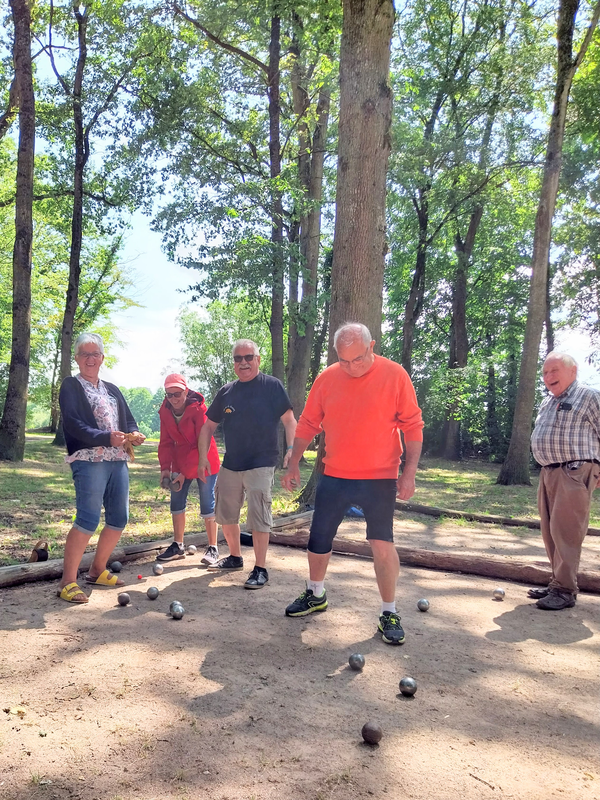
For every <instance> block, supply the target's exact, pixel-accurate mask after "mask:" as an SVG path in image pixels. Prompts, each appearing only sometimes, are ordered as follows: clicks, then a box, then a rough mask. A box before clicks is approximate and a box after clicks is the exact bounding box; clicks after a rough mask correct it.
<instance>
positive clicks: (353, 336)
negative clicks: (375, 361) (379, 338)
mask: <svg viewBox="0 0 600 800" xmlns="http://www.w3.org/2000/svg"><path fill="white" fill-rule="evenodd" d="M361 339H362V343H363V344H364V345H369V344H371V342H372V341H373V338H372V336H371V332H370V331H369V329H368V328H367V326H366V325H363V324H362V322H344V324H343V325H341V326H340V327H339V328H338V329H337V331H336V332H335V334H334V336H333V346H334V348H335V350H336V351H337V349H338V344H342V345H349V344H353V343H354V342H356V341H358V340H361Z"/></svg>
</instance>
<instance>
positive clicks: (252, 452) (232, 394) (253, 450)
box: [206, 372, 292, 472]
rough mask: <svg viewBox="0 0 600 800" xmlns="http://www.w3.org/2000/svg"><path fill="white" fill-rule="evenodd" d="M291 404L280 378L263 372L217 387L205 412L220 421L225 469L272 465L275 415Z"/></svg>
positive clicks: (274, 441) (276, 451)
mask: <svg viewBox="0 0 600 800" xmlns="http://www.w3.org/2000/svg"><path fill="white" fill-rule="evenodd" d="M291 407H292V404H291V403H290V398H289V397H288V394H287V392H286V390H285V389H284V388H283V384H282V383H281V381H280V380H278V379H277V378H273V377H272V376H271V375H265V374H264V373H263V372H259V373H258V375H257V376H256V378H253V379H252V380H251V381H247V382H242V381H233V382H232V383H226V384H225V386H223V387H222V388H221V389H219V391H218V393H217V396H216V397H215V399H214V400H213V401H212V403H211V405H210V408H209V409H208V411H207V412H206V416H207V417H208V418H209V419H210V420H212V421H213V422H217V423H219V422H222V423H223V434H224V436H225V457H224V458H223V466H224V467H225V469H230V470H232V471H233V472H242V471H244V470H247V469H257V468H258V467H274V466H276V464H277V459H278V456H279V451H278V447H277V427H278V424H279V419H280V418H281V416H282V415H283V414H285V412H286V411H287V410H288V409H290V408H291Z"/></svg>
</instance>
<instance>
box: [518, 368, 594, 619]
mask: <svg viewBox="0 0 600 800" xmlns="http://www.w3.org/2000/svg"><path fill="white" fill-rule="evenodd" d="M543 377H544V384H545V386H546V389H548V391H549V392H550V396H549V397H547V398H546V399H545V400H544V402H543V403H542V405H541V407H540V411H539V414H538V416H537V419H536V421H535V428H534V431H533V434H532V436H531V449H532V451H533V455H534V456H535V459H536V461H538V463H540V464H541V465H542V471H541V473H540V485H539V489H538V508H539V511H540V519H541V528H542V539H543V540H544V545H545V547H546V552H547V554H548V558H549V559H550V564H551V566H552V580H551V581H550V583H549V585H548V588H547V589H530V590H529V593H528V594H529V597H533V598H534V599H537V603H536V605H537V606H538V608H543V609H545V610H548V611H560V610H561V609H563V608H571V607H572V606H574V605H575V601H576V598H577V570H578V567H579V559H580V557H581V547H582V545H583V540H584V538H585V535H586V533H587V528H588V520H589V516H590V505H591V502H592V494H593V491H594V489H595V488H596V487H597V486H599V485H600V481H599V478H600V392H598V391H596V390H595V389H589V388H588V387H587V386H583V385H582V384H581V383H579V381H578V380H577V362H576V361H575V359H574V358H571V356H569V355H566V354H565V353H557V352H552V353H549V354H548V356H547V358H546V360H545V362H544V370H543Z"/></svg>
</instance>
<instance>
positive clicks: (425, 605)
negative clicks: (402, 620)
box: [417, 598, 429, 611]
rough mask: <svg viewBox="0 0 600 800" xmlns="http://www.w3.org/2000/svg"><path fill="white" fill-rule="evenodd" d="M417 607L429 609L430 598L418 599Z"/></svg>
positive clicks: (423, 609)
mask: <svg viewBox="0 0 600 800" xmlns="http://www.w3.org/2000/svg"><path fill="white" fill-rule="evenodd" d="M417 608H418V609H419V611H429V600H425V598H423V599H422V600H418V601H417Z"/></svg>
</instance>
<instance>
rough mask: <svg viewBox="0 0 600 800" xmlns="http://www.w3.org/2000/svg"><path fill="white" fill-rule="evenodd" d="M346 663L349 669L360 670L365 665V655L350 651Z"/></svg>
mask: <svg viewBox="0 0 600 800" xmlns="http://www.w3.org/2000/svg"><path fill="white" fill-rule="evenodd" d="M348 664H349V665H350V669H353V670H355V672H360V671H361V669H362V668H363V667H364V665H365V657H364V656H363V655H361V654H360V653H352V655H351V656H350V658H349V659H348Z"/></svg>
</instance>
